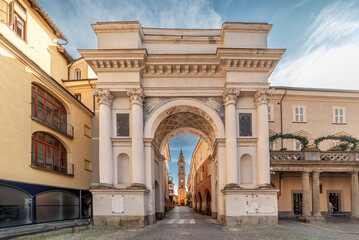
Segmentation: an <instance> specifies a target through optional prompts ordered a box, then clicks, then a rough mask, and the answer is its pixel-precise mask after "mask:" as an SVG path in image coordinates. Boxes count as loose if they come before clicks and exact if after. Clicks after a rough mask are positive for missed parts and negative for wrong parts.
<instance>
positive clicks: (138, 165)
mask: <svg viewBox="0 0 359 240" xmlns="http://www.w3.org/2000/svg"><path fill="white" fill-rule="evenodd" d="M127 94H128V96H129V97H130V101H131V106H132V116H131V139H132V161H131V162H132V187H136V188H146V185H145V177H144V176H145V159H144V144H143V102H144V94H143V90H142V88H133V89H130V90H127Z"/></svg>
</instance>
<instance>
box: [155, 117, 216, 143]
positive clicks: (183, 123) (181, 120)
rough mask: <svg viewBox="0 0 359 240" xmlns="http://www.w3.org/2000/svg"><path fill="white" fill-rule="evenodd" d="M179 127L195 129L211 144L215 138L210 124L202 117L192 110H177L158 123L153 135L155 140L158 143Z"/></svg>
mask: <svg viewBox="0 0 359 240" xmlns="http://www.w3.org/2000/svg"><path fill="white" fill-rule="evenodd" d="M180 128H194V129H197V130H199V131H200V132H202V133H203V134H205V135H206V137H208V138H209V139H210V140H211V142H212V144H213V143H214V141H215V139H216V134H215V131H214V129H213V127H212V125H211V124H210V123H209V122H208V121H207V120H206V119H205V118H204V117H202V116H201V115H198V114H195V113H192V112H179V113H175V114H172V115H170V116H168V117H166V118H165V119H163V120H162V122H161V123H160V124H159V125H158V127H157V129H156V132H155V136H154V140H155V142H156V143H157V144H158V145H160V144H161V142H162V141H163V140H164V138H165V137H166V136H167V135H168V134H169V133H171V132H172V131H174V130H176V129H180Z"/></svg>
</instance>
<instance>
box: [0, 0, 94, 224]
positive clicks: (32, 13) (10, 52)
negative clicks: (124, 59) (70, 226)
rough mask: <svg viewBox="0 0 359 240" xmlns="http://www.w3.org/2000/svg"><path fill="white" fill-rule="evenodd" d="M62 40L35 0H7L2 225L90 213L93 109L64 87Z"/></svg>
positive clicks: (66, 66) (1, 33)
mask: <svg viewBox="0 0 359 240" xmlns="http://www.w3.org/2000/svg"><path fill="white" fill-rule="evenodd" d="M60 42H63V43H65V42H67V39H66V37H65V36H64V35H63V34H62V33H61V31H60V30H59V29H58V28H57V27H56V25H55V24H54V23H53V22H52V21H51V19H50V18H49V17H48V16H47V14H46V13H45V12H44V11H43V10H42V9H41V7H40V6H39V4H38V3H37V2H36V1H32V0H29V1H25V0H23V1H22V0H14V1H11V0H6V1H4V0H1V1H0V74H1V87H0V88H1V92H2V94H1V101H0V107H1V118H0V123H1V124H0V126H1V127H0V129H1V131H2V133H3V136H4V137H3V138H1V140H0V141H1V147H0V152H1V161H0V196H1V197H0V206H1V207H0V208H1V212H2V214H1V217H0V227H7V226H15V225H23V224H30V223H35V222H47V221H54V220H64V219H73V218H80V217H90V216H91V194H90V192H89V191H88V189H89V187H90V184H91V151H89V149H91V119H92V117H93V115H94V113H93V111H92V110H90V106H91V104H87V103H86V104H84V103H82V102H81V101H79V100H78V99H76V97H75V96H74V95H73V94H71V93H70V92H69V91H68V90H67V89H66V88H65V87H64V84H63V80H68V79H69V72H71V68H70V66H71V64H72V63H73V62H74V60H73V59H72V57H71V56H70V55H69V54H68V53H67V52H66V50H65V49H64V48H63V47H62V46H61V45H60ZM90 98H91V97H90ZM86 101H87V99H86ZM91 103H92V98H91ZM3 196H7V197H3ZM49 205H53V206H56V207H50V206H49ZM68 205H71V206H72V207H69V206H68Z"/></svg>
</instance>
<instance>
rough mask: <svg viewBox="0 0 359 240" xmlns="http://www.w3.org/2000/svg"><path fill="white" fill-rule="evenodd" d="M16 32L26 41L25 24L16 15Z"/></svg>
mask: <svg viewBox="0 0 359 240" xmlns="http://www.w3.org/2000/svg"><path fill="white" fill-rule="evenodd" d="M14 31H15V32H16V33H17V35H19V37H21V38H22V39H24V40H25V22H24V20H22V19H21V18H20V17H19V16H18V15H17V14H16V13H15V24H14Z"/></svg>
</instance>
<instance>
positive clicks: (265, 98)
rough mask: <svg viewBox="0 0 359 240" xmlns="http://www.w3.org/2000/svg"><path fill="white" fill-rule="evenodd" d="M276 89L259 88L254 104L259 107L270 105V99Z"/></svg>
mask: <svg viewBox="0 0 359 240" xmlns="http://www.w3.org/2000/svg"><path fill="white" fill-rule="evenodd" d="M273 90H274V89H268V88H258V89H257V92H256V93H255V94H254V104H255V105H256V107H258V106H259V105H261V104H268V103H269V97H270V96H271V95H272V94H273Z"/></svg>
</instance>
